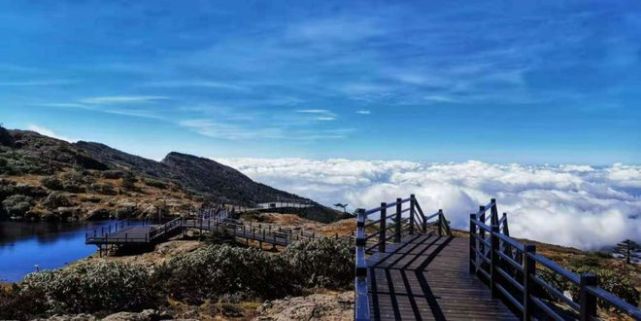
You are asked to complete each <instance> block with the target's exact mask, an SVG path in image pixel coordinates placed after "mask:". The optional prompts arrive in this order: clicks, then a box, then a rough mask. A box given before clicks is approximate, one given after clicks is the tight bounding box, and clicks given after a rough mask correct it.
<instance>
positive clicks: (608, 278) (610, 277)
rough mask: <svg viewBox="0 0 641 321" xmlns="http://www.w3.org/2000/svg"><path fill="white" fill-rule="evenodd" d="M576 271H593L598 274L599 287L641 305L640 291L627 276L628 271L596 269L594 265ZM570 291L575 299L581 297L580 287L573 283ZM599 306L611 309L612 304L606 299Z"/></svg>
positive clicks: (600, 301) (633, 303)
mask: <svg viewBox="0 0 641 321" xmlns="http://www.w3.org/2000/svg"><path fill="white" fill-rule="evenodd" d="M575 272H576V273H579V274H581V273H586V272H591V273H594V274H596V276H597V278H598V282H599V287H601V288H603V289H604V290H606V291H608V292H610V293H612V294H614V295H616V296H618V297H620V298H621V299H623V300H625V301H626V302H628V303H630V304H632V305H634V306H639V301H640V299H641V298H640V294H639V291H638V290H637V289H636V288H635V287H634V284H633V282H632V281H631V280H630V279H629V278H626V276H625V275H626V273H624V272H623V271H617V270H611V269H595V268H592V267H588V266H585V267H580V268H578V269H576V270H575ZM570 292H572V297H573V298H574V300H575V301H577V300H578V299H579V288H578V287H577V286H575V285H574V284H572V285H571V286H570ZM598 304H599V307H601V308H603V309H611V308H612V306H611V305H610V304H608V303H607V302H605V301H602V300H599V301H598Z"/></svg>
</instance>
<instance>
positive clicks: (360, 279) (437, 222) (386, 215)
mask: <svg viewBox="0 0 641 321" xmlns="http://www.w3.org/2000/svg"><path fill="white" fill-rule="evenodd" d="M390 209H391V210H390ZM375 214H378V215H377V216H376V217H375V218H374V219H371V220H370V219H369V218H368V217H371V216H374V215H375ZM432 229H435V230H436V233H438V235H440V236H442V235H451V231H450V227H449V223H448V221H447V220H446V219H445V216H444V215H443V211H442V210H438V212H436V213H434V214H431V215H428V216H426V215H425V214H424V213H423V209H421V206H420V205H419V203H418V202H417V201H416V197H415V196H414V195H411V196H410V197H409V198H406V199H401V198H398V199H396V201H395V202H391V203H381V206H379V207H377V208H374V209H371V210H364V209H359V210H357V216H356V235H355V237H356V249H355V252H356V253H355V265H356V277H355V282H354V284H355V294H356V297H355V303H354V319H355V320H358V321H369V320H371V317H370V309H369V299H368V290H367V274H368V272H367V271H368V267H367V257H366V255H367V254H372V253H375V252H377V253H385V250H386V248H387V246H388V245H389V244H393V243H400V242H401V241H402V240H403V236H404V235H413V234H415V233H427V231H428V230H432ZM368 230H370V231H372V232H371V233H369V234H368Z"/></svg>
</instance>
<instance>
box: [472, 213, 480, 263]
mask: <svg viewBox="0 0 641 321" xmlns="http://www.w3.org/2000/svg"><path fill="white" fill-rule="evenodd" d="M475 221H476V214H470V274H474V273H476V264H477V262H478V257H477V256H476V223H474V222H475Z"/></svg>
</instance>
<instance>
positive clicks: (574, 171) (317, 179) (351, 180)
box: [222, 158, 641, 249]
mask: <svg viewBox="0 0 641 321" xmlns="http://www.w3.org/2000/svg"><path fill="white" fill-rule="evenodd" d="M222 161H223V162H224V163H227V164H229V165H231V166H234V167H236V168H238V169H239V170H241V171H242V172H244V173H246V174H248V175H249V176H251V177H252V178H254V179H256V180H258V181H261V182H264V183H267V184H270V185H273V186H275V187H278V188H282V189H286V190H288V191H291V192H294V193H298V194H300V195H304V196H307V197H311V198H313V199H315V200H318V201H320V202H322V203H324V204H328V205H329V204H333V203H335V202H339V201H340V202H347V203H349V204H350V207H351V208H352V209H353V208H357V207H364V208H371V207H375V206H377V204H379V203H380V202H381V201H391V200H393V199H395V198H396V197H398V196H404V195H409V194H410V193H414V194H416V196H417V198H418V199H419V202H421V204H422V207H423V208H424V209H425V210H426V211H430V212H431V211H436V210H437V209H439V208H442V209H444V210H445V213H446V215H447V217H448V218H449V219H450V220H451V221H452V224H453V226H454V227H456V228H461V229H464V228H466V226H467V218H468V217H469V213H470V212H473V211H474V210H475V209H477V208H478V206H479V205H480V204H485V203H487V202H488V201H489V200H490V198H492V197H495V198H497V199H498V204H499V211H501V212H507V213H508V216H509V218H510V230H511V233H512V234H513V235H514V236H516V237H521V238H528V239H533V240H538V241H543V242H550V243H555V244H561V245H568V246H574V247H578V248H583V249H598V248H600V247H602V246H606V245H612V244H615V243H616V242H619V241H621V240H623V239H624V238H632V239H637V240H640V239H641V166H629V165H623V164H614V165H612V166H608V167H592V166H586V165H559V166H548V165H541V166H534V165H532V166H530V165H520V164H508V165H499V164H489V163H483V162H477V161H468V162H464V163H441V164H433V163H415V162H407V161H355V160H345V159H329V160H322V161H318V160H308V159H299V158H285V159H255V158H241V159H224V160H222Z"/></svg>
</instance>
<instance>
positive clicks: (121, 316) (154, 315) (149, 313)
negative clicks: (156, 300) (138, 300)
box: [102, 309, 161, 321]
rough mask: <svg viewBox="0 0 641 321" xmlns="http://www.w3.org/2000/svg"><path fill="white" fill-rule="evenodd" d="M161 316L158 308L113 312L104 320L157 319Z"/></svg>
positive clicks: (140, 320)
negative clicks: (137, 311)
mask: <svg viewBox="0 0 641 321" xmlns="http://www.w3.org/2000/svg"><path fill="white" fill-rule="evenodd" d="M160 318H161V316H160V314H159V313H158V311H156V310H151V309H148V310H143V311H142V312H139V313H136V312H118V313H114V314H111V315H109V316H107V317H105V318H104V319H102V321H156V320H159V319H160Z"/></svg>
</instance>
